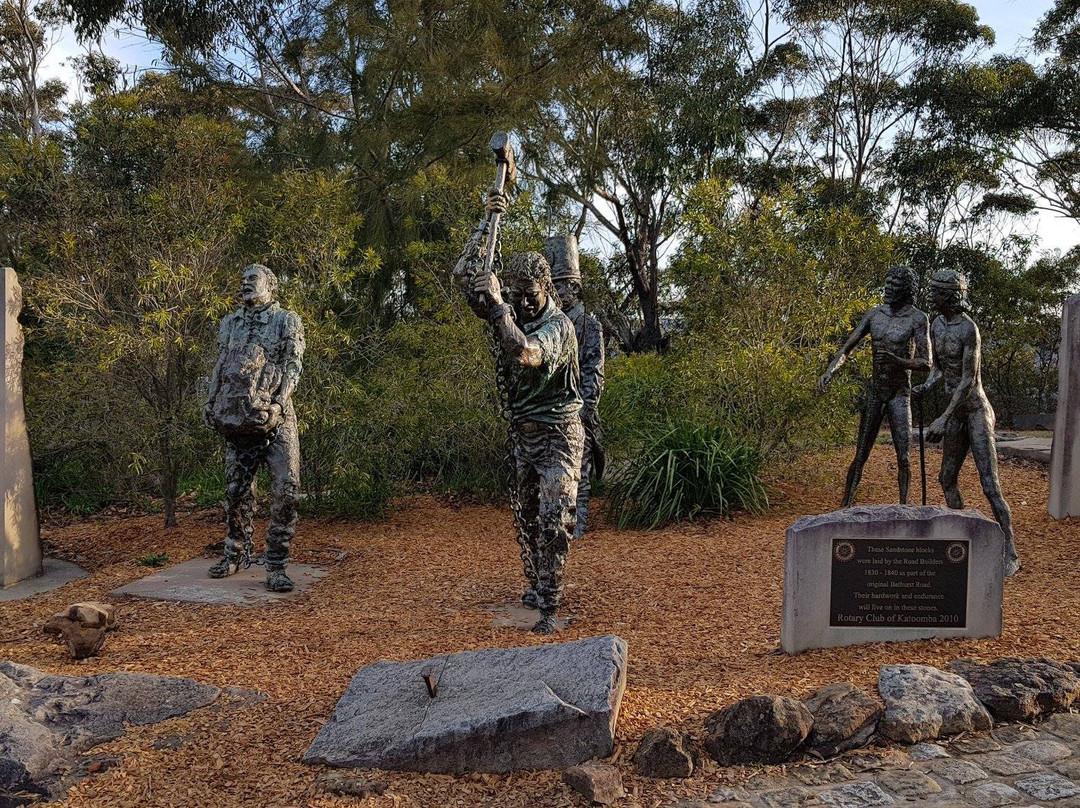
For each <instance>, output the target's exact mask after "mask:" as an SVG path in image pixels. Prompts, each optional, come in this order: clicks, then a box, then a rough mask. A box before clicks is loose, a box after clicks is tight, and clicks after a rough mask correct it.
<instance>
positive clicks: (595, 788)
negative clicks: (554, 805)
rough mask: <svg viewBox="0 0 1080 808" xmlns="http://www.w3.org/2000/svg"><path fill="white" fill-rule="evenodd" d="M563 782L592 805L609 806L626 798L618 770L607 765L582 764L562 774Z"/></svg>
mask: <svg viewBox="0 0 1080 808" xmlns="http://www.w3.org/2000/svg"><path fill="white" fill-rule="evenodd" d="M563 782H564V783H566V784H567V785H568V786H570V788H572V789H574V791H576V792H577V793H578V794H580V795H581V796H583V797H584V798H585V799H586V800H588V801H589V802H591V803H592V804H593V805H611V804H612V803H614V802H615V801H616V800H620V799H622V798H623V797H625V796H626V791H624V790H623V784H622V778H621V777H620V776H619V770H618V769H616V768H615V767H614V766H612V765H610V764H607V763H582V764H581V765H580V766H571V767H570V768H569V769H567V770H566V771H564V772H563Z"/></svg>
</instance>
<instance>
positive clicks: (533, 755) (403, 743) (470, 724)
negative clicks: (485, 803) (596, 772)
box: [303, 635, 626, 772]
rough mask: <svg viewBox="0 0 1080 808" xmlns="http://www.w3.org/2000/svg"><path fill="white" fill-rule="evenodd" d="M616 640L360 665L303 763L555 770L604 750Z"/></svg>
mask: <svg viewBox="0 0 1080 808" xmlns="http://www.w3.org/2000/svg"><path fill="white" fill-rule="evenodd" d="M625 686H626V642H625V641H624V640H622V639H620V638H619V637H615V636H613V635H607V636H604V637H589V638H588V639H584V640H577V641H575V642H568V643H559V644H553V645H540V646H533V647H530V648H490V649H485V650H480V651H463V652H461V653H457V654H448V655H445V656H440V657H434V658H432V659H425V660H420V661H417V662H375V663H373V664H371V665H368V666H366V667H364V668H361V669H360V671H359V673H357V674H356V675H355V676H354V677H353V679H352V682H350V683H349V687H348V689H347V690H346V691H345V694H344V695H343V696H342V697H341V700H340V701H339V702H338V704H337V707H335V708H334V713H333V715H331V716H330V720H329V721H327V722H326V724H324V725H323V727H322V729H321V730H320V731H319V734H318V736H316V738H315V740H314V741H313V742H312V744H311V746H310V747H309V748H308V750H307V752H306V753H305V755H304V758H303V760H304V762H305V763H321V764H326V765H329V766H338V767H355V768H376V769H400V770H405V771H421V772H467V771H474V772H475V771H481V772H485V771H486V772H509V771H516V770H520V769H565V768H567V767H570V766H574V765H576V764H578V763H583V762H585V761H587V760H591V759H592V758H596V757H600V758H603V757H607V756H608V755H610V754H611V753H612V751H613V750H614V748H615V722H616V721H617V720H618V717H619V706H620V704H621V702H622V694H623V689H624V688H625Z"/></svg>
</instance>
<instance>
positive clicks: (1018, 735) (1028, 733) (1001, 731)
mask: <svg viewBox="0 0 1080 808" xmlns="http://www.w3.org/2000/svg"><path fill="white" fill-rule="evenodd" d="M994 737H995V738H996V739H997V740H999V741H1001V742H1002V743H1019V742H1020V741H1034V740H1035V739H1037V738H1038V737H1039V733H1037V732H1036V731H1035V730H1033V729H1032V728H1031V727H1025V726H1024V725H1023V724H1008V725H1006V726H1004V727H994Z"/></svg>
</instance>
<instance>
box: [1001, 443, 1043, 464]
mask: <svg viewBox="0 0 1080 808" xmlns="http://www.w3.org/2000/svg"><path fill="white" fill-rule="evenodd" d="M1050 444H1051V439H1050V438H1036V437H1021V438H1017V439H1015V440H999V442H998V444H997V451H998V455H1000V456H1001V457H1019V458H1021V459H1023V460H1035V461H1036V462H1039V463H1049V462H1050Z"/></svg>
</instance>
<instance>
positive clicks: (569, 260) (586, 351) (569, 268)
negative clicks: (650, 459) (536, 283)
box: [544, 236, 605, 539]
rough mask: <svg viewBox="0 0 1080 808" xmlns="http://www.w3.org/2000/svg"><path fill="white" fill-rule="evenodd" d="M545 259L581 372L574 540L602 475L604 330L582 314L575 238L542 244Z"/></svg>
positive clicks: (582, 531)
mask: <svg viewBox="0 0 1080 808" xmlns="http://www.w3.org/2000/svg"><path fill="white" fill-rule="evenodd" d="M544 258H546V259H547V262H548V265H549V266H550V267H551V280H552V282H553V283H554V284H555V291H556V292H557V293H558V295H559V302H560V304H561V305H562V310H563V314H565V315H566V316H567V317H569V318H570V322H571V323H573V324H574V336H575V337H577V343H578V367H579V368H580V369H581V384H580V389H581V402H582V407H581V423H582V426H584V427H585V451H584V452H582V455H581V481H580V482H579V483H578V489H577V524H576V525H575V526H574V538H575V539H580V538H581V537H582V536H584V535H585V532H586V531H587V530H588V529H589V499H590V496H591V494H592V482H591V479H590V478H591V477H592V476H593V475H595V476H596V478H597V479H600V478H602V477H603V476H604V464H605V456H604V444H603V433H602V430H601V424H600V412H599V407H600V396H601V394H602V393H603V392H604V327H603V326H602V325H601V324H600V321H599V320H598V319H596V317H594V316H593V315H591V314H589V313H588V312H587V311H585V304H584V302H582V299H581V264H580V262H579V260H578V245H577V238H575V237H574V236H551V237H550V238H548V239H546V240H545V241H544Z"/></svg>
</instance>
